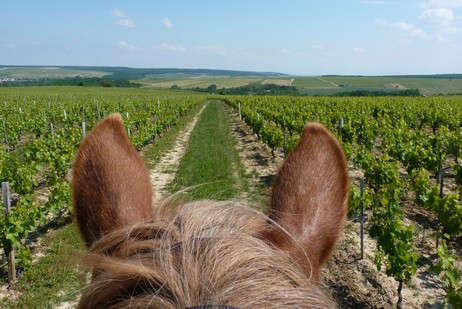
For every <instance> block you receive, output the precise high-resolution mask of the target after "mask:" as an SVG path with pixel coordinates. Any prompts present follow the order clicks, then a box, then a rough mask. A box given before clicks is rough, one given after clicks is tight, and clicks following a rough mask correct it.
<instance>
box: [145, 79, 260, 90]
mask: <svg viewBox="0 0 462 309" xmlns="http://www.w3.org/2000/svg"><path fill="white" fill-rule="evenodd" d="M262 81H263V79H262V78H259V77H229V76H222V77H219V76H218V77H217V76H213V77H212V76H204V77H184V78H161V79H140V80H136V82H137V83H140V84H142V85H143V87H146V88H161V89H162V88H170V87H172V86H175V85H176V86H178V87H180V88H185V89H188V88H196V87H199V88H207V87H209V86H210V85H216V86H217V88H218V89H221V88H233V87H240V86H245V85H248V84H251V83H259V82H262Z"/></svg>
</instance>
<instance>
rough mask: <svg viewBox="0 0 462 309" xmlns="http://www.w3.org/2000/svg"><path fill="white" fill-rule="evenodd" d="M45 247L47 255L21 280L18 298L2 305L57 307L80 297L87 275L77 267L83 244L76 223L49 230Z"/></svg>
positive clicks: (44, 240) (18, 284)
mask: <svg viewBox="0 0 462 309" xmlns="http://www.w3.org/2000/svg"><path fill="white" fill-rule="evenodd" d="M42 246H43V247H44V248H46V252H44V254H45V256H44V257H42V258H41V259H40V260H39V261H38V262H36V263H34V264H33V265H32V266H31V267H30V268H29V269H27V270H26V271H25V272H24V276H23V277H22V278H20V279H19V280H18V282H17V283H16V285H15V288H14V291H15V292H16V293H18V294H19V295H18V296H17V297H16V298H15V299H11V298H4V299H1V300H0V308H53V307H55V306H57V305H59V304H61V303H63V302H67V301H74V300H76V299H77V297H78V293H79V291H80V289H81V287H82V286H83V285H84V283H85V277H84V274H83V273H82V272H79V271H78V269H77V263H78V260H79V258H80V257H81V255H82V252H83V244H82V242H81V240H80V237H79V235H78V233H77V231H76V229H75V226H74V225H73V224H68V225H66V226H65V227H64V228H62V229H59V230H56V231H53V232H51V233H47V234H46V235H45V236H44V238H43V243H42Z"/></svg>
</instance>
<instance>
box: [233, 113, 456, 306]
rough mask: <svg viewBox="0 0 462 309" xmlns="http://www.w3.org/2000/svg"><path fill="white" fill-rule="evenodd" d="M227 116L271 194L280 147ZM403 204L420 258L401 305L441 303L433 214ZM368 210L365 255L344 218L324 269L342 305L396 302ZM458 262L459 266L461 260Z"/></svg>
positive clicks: (245, 158)
mask: <svg viewBox="0 0 462 309" xmlns="http://www.w3.org/2000/svg"><path fill="white" fill-rule="evenodd" d="M230 116H231V117H233V118H234V121H233V128H232V129H233V132H234V135H235V136H236V138H237V140H238V147H240V154H241V160H242V162H243V164H244V165H245V167H246V169H247V171H248V173H250V174H251V175H252V178H253V180H254V183H255V186H254V187H253V189H254V190H257V188H258V186H262V185H263V186H264V187H266V189H265V191H264V194H265V195H266V196H267V197H269V193H270V186H271V183H272V181H273V178H274V175H275V174H276V172H277V169H278V167H279V166H280V165H281V163H282V161H283V154H282V151H278V152H276V156H275V158H274V157H273V156H272V155H271V150H270V149H269V147H267V146H266V145H265V144H263V143H262V142H261V141H260V140H258V138H257V136H256V134H254V133H253V132H252V130H251V129H250V127H248V126H247V125H246V124H245V122H244V121H242V120H239V119H238V118H237V116H235V115H234V114H230ZM349 169H350V179H351V180H352V181H355V180H356V181H357V180H359V178H360V177H362V172H361V171H359V170H357V169H355V168H354V167H353V165H352V164H349ZM405 208H406V209H405V214H406V218H405V223H407V222H410V221H412V223H413V224H414V227H415V231H417V233H416V236H415V241H416V247H417V248H416V249H417V251H418V253H419V255H420V258H419V261H418V270H417V273H416V274H415V275H414V277H413V278H412V280H411V282H409V283H408V284H406V285H405V286H404V287H403V291H402V295H403V308H443V301H444V295H445V292H444V290H443V285H442V283H441V281H440V279H439V278H438V277H437V276H436V275H435V274H434V273H433V272H432V271H431V268H432V267H433V265H435V264H436V263H437V260H438V256H437V255H436V253H435V251H434V248H435V243H434V241H435V230H434V229H432V227H431V226H429V224H428V222H427V221H431V218H432V217H431V216H430V217H428V215H429V214H428V213H426V212H425V210H422V209H419V208H415V207H410V206H405ZM369 216H371V214H366V223H365V224H366V226H365V230H366V232H365V233H364V234H365V237H364V258H363V259H362V260H360V257H361V250H360V236H359V235H360V223H359V220H358V219H357V218H352V219H349V220H348V221H347V223H346V226H345V229H344V233H343V235H342V237H341V239H340V241H339V243H338V246H337V250H336V251H335V252H334V254H333V256H332V258H331V260H330V261H329V262H328V263H327V264H326V265H325V268H324V269H323V277H324V282H325V285H326V287H327V288H328V289H329V290H330V291H331V292H332V294H333V297H334V298H335V299H336V300H337V302H338V303H339V304H340V306H341V308H395V307H396V303H397V301H398V294H397V290H398V283H397V282H396V281H395V280H394V279H393V278H389V277H387V276H386V274H385V273H384V272H383V271H381V272H380V271H378V270H377V267H376V265H375V263H374V252H375V251H376V250H375V247H376V242H375V241H374V240H373V239H371V238H370V237H369V235H368V234H367V218H368V217H369ZM421 217H426V218H429V219H428V220H424V221H422V220H420V221H419V220H417V221H415V218H421ZM460 253H461V252H460V251H459V252H458V254H460ZM458 268H459V269H462V265H461V264H460V263H459V264H458Z"/></svg>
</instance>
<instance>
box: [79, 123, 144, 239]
mask: <svg viewBox="0 0 462 309" xmlns="http://www.w3.org/2000/svg"><path fill="white" fill-rule="evenodd" d="M72 191H73V192H72V195H73V196H72V198H73V204H74V214H75V218H76V220H77V224H78V226H79V229H80V231H81V233H82V236H83V238H84V240H85V243H86V245H87V246H91V244H92V243H93V242H94V241H95V240H97V239H99V238H100V237H101V236H103V235H104V234H106V233H107V232H109V231H111V230H113V229H116V228H120V227H124V226H129V225H133V224H134V223H136V222H142V221H147V220H149V219H151V218H152V215H153V209H152V200H153V192H152V185H151V181H150V177H149V173H148V171H147V169H146V167H145V165H144V162H143V160H142V159H141V157H140V156H139V154H138V153H137V151H136V149H135V148H134V147H133V146H132V145H131V143H130V140H129V139H128V136H127V134H126V133H125V127H124V124H123V120H122V117H121V116H120V115H119V114H113V115H110V116H109V117H107V118H106V119H104V120H103V121H101V123H100V124H98V125H97V126H96V127H95V128H94V129H93V130H92V131H91V133H90V134H89V135H88V136H87V137H86V138H85V140H84V141H83V142H82V144H81V146H80V149H79V151H78V153H77V156H76V159H75V162H74V167H73V177H72Z"/></svg>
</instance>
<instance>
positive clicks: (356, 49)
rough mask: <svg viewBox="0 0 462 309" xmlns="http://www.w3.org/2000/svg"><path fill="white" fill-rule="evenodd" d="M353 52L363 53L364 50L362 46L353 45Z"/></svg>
mask: <svg viewBox="0 0 462 309" xmlns="http://www.w3.org/2000/svg"><path fill="white" fill-rule="evenodd" d="M353 52H355V53H357V54H364V53H365V52H366V50H365V49H364V48H361V47H355V48H353Z"/></svg>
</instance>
